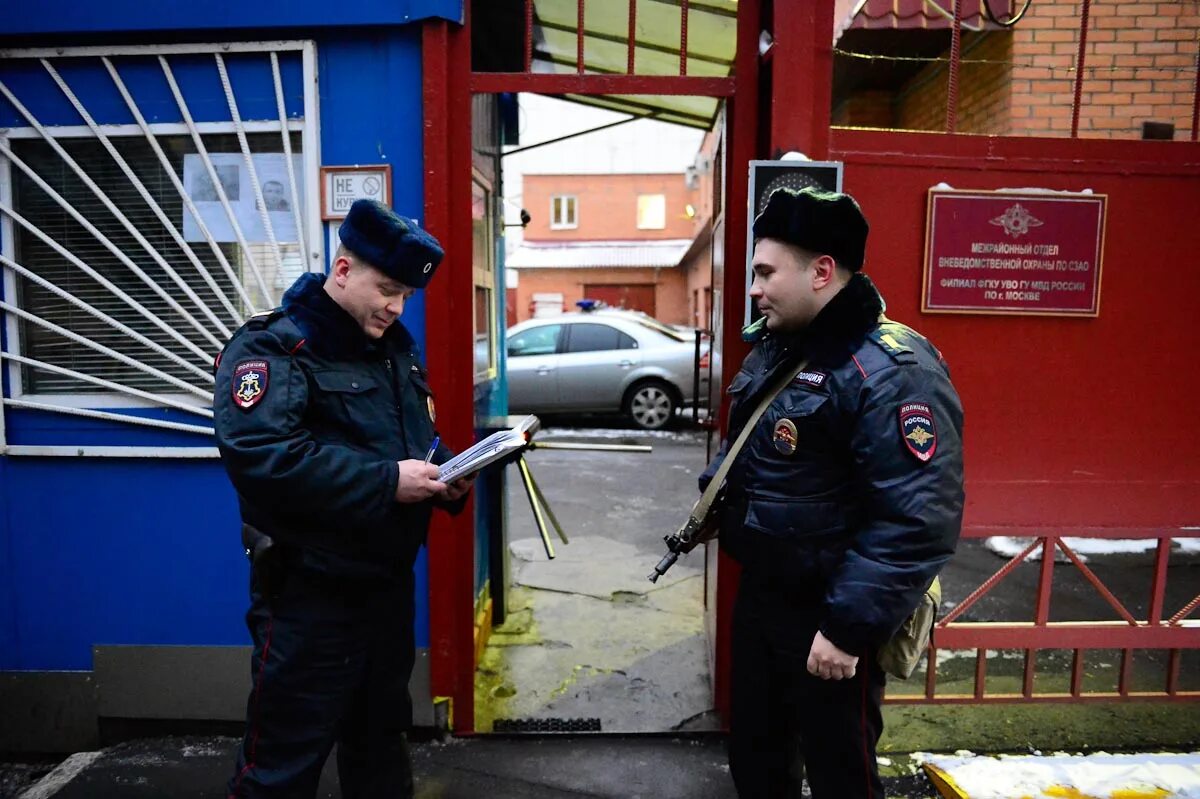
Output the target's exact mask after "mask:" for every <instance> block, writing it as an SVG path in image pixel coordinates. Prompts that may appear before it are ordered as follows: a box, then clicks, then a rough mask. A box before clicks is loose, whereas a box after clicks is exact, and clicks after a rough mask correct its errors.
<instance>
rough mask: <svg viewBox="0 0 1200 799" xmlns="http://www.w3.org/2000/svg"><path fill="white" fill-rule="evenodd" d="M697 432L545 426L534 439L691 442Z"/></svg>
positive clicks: (695, 437)
mask: <svg viewBox="0 0 1200 799" xmlns="http://www.w3.org/2000/svg"><path fill="white" fill-rule="evenodd" d="M698 437H699V433H698V432H697V431H695V430H632V429H624V430H623V429H620V428H607V427H545V428H542V431H541V432H540V433H538V434H537V436H536V437H535V439H534V440H535V441H545V440H547V439H557V438H601V439H621V438H658V439H664V440H667V441H683V442H691V441H694V440H697V439H698Z"/></svg>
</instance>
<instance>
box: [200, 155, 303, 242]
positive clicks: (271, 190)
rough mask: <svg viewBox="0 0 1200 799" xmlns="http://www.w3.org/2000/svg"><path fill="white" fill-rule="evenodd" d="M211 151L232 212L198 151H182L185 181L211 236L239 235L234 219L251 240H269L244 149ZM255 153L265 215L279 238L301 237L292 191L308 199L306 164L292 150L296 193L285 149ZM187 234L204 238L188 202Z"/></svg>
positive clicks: (228, 237)
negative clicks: (238, 150)
mask: <svg viewBox="0 0 1200 799" xmlns="http://www.w3.org/2000/svg"><path fill="white" fill-rule="evenodd" d="M208 157H209V160H210V161H211V162H212V165H213V171H215V172H216V173H217V179H218V181H219V183H220V184H221V189H222V191H224V193H225V199H227V200H228V201H229V207H230V210H231V211H232V212H233V218H232V219H231V218H230V215H229V214H228V213H226V211H225V208H224V207H223V206H222V204H221V198H220V196H219V195H218V192H217V188H216V186H215V185H214V184H213V180H212V176H211V175H210V174H209V171H208V168H207V167H206V166H205V165H204V160H203V159H202V158H201V157H200V155H199V154H198V153H189V154H186V155H184V156H183V186H184V189H186V190H187V193H188V197H190V198H191V200H192V202H193V203H194V204H195V206H196V210H197V211H198V212H199V214H200V218H201V219H202V220H203V221H204V225H205V227H207V228H208V231H209V232H210V233H211V234H212V236H213V238H214V239H215V240H216V241H219V242H235V241H237V235H236V233H235V229H234V225H235V224H236V225H237V227H238V228H239V229H240V230H241V233H242V237H243V238H245V240H246V241H247V242H266V241H270V238H269V237H268V236H267V228H266V225H264V224H263V220H262V213H261V211H260V210H259V207H258V201H257V199H256V198H255V193H254V182H253V181H252V180H251V179H250V171H249V170H248V169H247V168H246V159H245V157H244V156H243V155H242V154H241V153H209V156H208ZM251 158H253V159H254V171H255V173H256V174H257V176H258V185H259V188H260V189H261V191H262V197H263V204H264V205H265V206H266V209H267V216H268V217H269V218H270V220H271V228H272V230H273V231H274V233H275V241H277V242H279V243H281V244H282V243H287V242H295V241H297V239H298V237H297V235H296V215H295V213H294V211H293V209H292V202H293V199H294V197H299V198H300V201H301V202H304V169H303V165H302V164H301V159H300V156H299V155H293V156H292V173H293V174H294V175H295V176H296V182H297V184H298V185H297V187H296V192H295V194H294V195H293V193H292V189H291V179H290V178H289V177H288V168H287V161H286V160H285V159H286V158H287V156H286V155H285V154H284V153H256V154H254V155H252V156H251ZM301 211H303V209H301ZM183 237H184V239H186V240H187V241H204V240H205V238H204V233H203V232H202V231H201V230H200V225H199V224H197V222H196V218H195V217H194V216H192V213H191V212H190V211H189V210H188V208H187V206H186V205H185V206H184V208H183Z"/></svg>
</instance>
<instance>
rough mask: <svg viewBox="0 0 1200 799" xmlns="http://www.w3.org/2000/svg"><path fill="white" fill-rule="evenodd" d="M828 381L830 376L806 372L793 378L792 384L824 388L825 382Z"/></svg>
mask: <svg viewBox="0 0 1200 799" xmlns="http://www.w3.org/2000/svg"><path fill="white" fill-rule="evenodd" d="M828 379H829V375H827V374H826V373H825V372H815V371H812V370H805V371H801V372H796V376H795V377H793V378H792V382H793V383H802V384H804V385H806V386H812V387H813V388H824V387H825V381H826V380H828Z"/></svg>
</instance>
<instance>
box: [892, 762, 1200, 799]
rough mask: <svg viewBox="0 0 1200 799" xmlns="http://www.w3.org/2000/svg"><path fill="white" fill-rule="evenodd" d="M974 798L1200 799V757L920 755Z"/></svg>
mask: <svg viewBox="0 0 1200 799" xmlns="http://www.w3.org/2000/svg"><path fill="white" fill-rule="evenodd" d="M913 757H914V759H916V760H918V761H919V762H921V763H925V764H929V765H932V766H934V767H935V768H936V769H938V771H940V772H941V773H942V774H944V775H946V776H948V777H949V778H950V779H951V780H953V783H954V785H955V786H957V788H958V789H959V790H960V791H961V792H962V793H963V794H964V795H966V796H968V797H970V799H1025V798H1026V797H1028V799H1050V797H1059V798H1061V797H1072V796H1086V797H1096V799H1109V798H1110V797H1111V799H1117V797H1120V798H1121V799H1200V753H1197V752H1192V753H1189V754H1167V753H1160V754H1132V755H1110V754H1107V753H1105V752H1097V753H1094V754H1089V755H1068V754H1064V753H1056V754H1053V755H1049V756H1041V755H1001V756H999V757H987V756H982V755H974V754H972V753H970V752H956V753H955V754H953V755H931V754H926V753H917V754H915V755H914V756H913Z"/></svg>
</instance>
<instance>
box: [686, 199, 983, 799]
mask: <svg viewBox="0 0 1200 799" xmlns="http://www.w3.org/2000/svg"><path fill="white" fill-rule="evenodd" d="M754 236H755V240H756V245H755V249H754V262H753V268H754V282H753V285H752V286H751V288H750V297H751V299H752V300H753V301H754V302H755V303H756V304H757V306H758V309H759V311H761V313H762V317H761V318H760V319H759V320H758V321H757V322H756V323H755V324H754V325H751V326H750V327H749V328H747V330H746V331H745V332H746V337H747V338H748V339H749V340H752V341H755V342H756V343H755V345H754V349H753V351H752V352H751V353H750V355H749V356H747V358H746V360H745V362H744V363H743V364H742V367H741V370H740V372H739V373H738V375H737V377H736V378H735V379H734V380H733V382H732V383H731V385H730V387H729V392H730V393H731V394H732V395H733V406H732V409H731V412H730V422H729V430H728V439H727V441H726V443H725V444H724V445H723V446H722V449H721V452H720V453H719V454H718V458H717V459H716V460H715V461H714V462H713V464H711V465H710V466H709V468H708V469H707V470H706V471H705V473H704V475H703V476H702V477H701V488H704V487H705V485H707V482H708V480H710V479H711V477H712V475H713V474H714V473H715V472H716V469H717V466H718V465H719V464H720V462H721V459H722V458H723V456H724V452H725V451H726V449H727V447H728V441H732V440H734V439H735V438H736V437H737V435H738V433H739V432H740V431H741V429H742V427H743V426H744V425H745V423H746V421H747V419H748V417H749V416H750V415H751V414H752V412H753V411H754V409H755V408H756V407H757V406H758V404H759V401H760V400H761V399H762V396H763V392H764V391H767V390H769V387H770V386H772V385H774V384H776V383H777V376H778V378H780V379H781V378H782V375H783V373H784V372H785V371H792V372H794V373H795V374H794V376H793V377H792V379H791V381H790V382H789V383H788V384H787V387H786V388H784V390H783V391H782V392H781V393H780V394H779V395H778V396H776V397H775V399H774V401H773V402H772V403H771V405H770V407H769V408H768V409H767V410H766V412H765V413H764V414H763V415H762V416H761V417H760V419H759V421H758V423H757V425H756V427H755V429H754V432H753V433H752V434H751V436H750V437H749V439H748V440H747V443H746V444H745V445H744V446H743V448H742V450H741V451H740V452H739V453H738V455H737V459H736V461H735V463H734V465H733V466H732V468H731V469H730V472H729V476H728V477H727V479H726V493H725V500H726V504H725V506H724V511H723V516H722V523H721V532H720V540H721V546H722V547H724V548H725V549H726V550H727V551H728V552H729V553H730V554H731V555H732V556H733V557H734V558H735V559H736V560H737V561H739V562H740V564H741V566H742V576H741V582H740V586H739V589H738V596H737V601H736V606H735V609H734V616H733V669H732V713H731V719H730V723H731V737H730V749H729V759H730V767H731V771H732V774H733V778H734V782H735V784H736V785H737V789H738V795H739V796H740V797H742V798H743V799H749V798H750V797H764V798H765V797H770V799H778V797H792V796H797V797H798V796H799V795H800V782H801V780H800V776H799V775H800V773H801V769H800V768H799V767H798V764H797V762H796V760H797V758H796V755H797V754H800V755H801V756H802V760H803V764H804V768H805V769H806V771H807V778H808V782H809V786H810V788H811V790H812V795H813V797H814V799H858V798H860V797H861V798H862V799H866V798H867V797H871V798H872V799H883V797H884V792H883V785H882V783H881V782H880V780H879V774H878V769H877V766H876V760H875V746H876V743H877V742H878V740H879V735H880V733H881V732H882V726H883V721H882V716H881V714H880V703H881V701H882V698H883V688H884V674H883V672H882V670H881V669H880V667H879V665H878V663H877V661H876V651H877V650H878V649H879V647H880V645H882V644H883V643H885V642H886V641H887V640H888V639H889V638H890V637H891V636H892V634H893V633H894V632H895V631H896V630H897V629H898V628H899V627H900V625H901V624H902V622H903V621H904V619H905V618H906V617H907V616H908V615H909V613H910V612H911V611H912V610H913V609H914V608H915V607H916V606H917V604H918V602H919V601H920V599H921V596H922V594H923V592H924V591H925V590H926V588H927V587H928V586H929V584H930V582H931V581H932V580H933V578H934V576H935V575H936V574H937V572H938V571H939V570H940V569H941V567H942V566H943V565H944V564H945V563H946V561H947V560H948V559H949V558H950V556H951V554H952V553H953V552H954V548H955V545H956V543H957V540H958V535H959V529H960V526H961V522H962V508H963V487H962V479H963V471H962V418H963V414H962V406H961V404H960V402H959V399H958V395H957V393H956V392H955V390H954V387H953V386H952V385H951V383H950V375H949V372H948V370H947V367H946V364H945V362H944V361H943V359H942V357H941V354H940V353H939V352H938V350H937V349H936V348H935V347H934V346H933V345H932V344H930V343H929V341H927V340H926V339H925V338H923V337H922V336H921V335H920V334H918V333H917V332H915V331H914V330H912V329H911V328H908V327H905V326H904V325H902V324H899V323H897V322H893V321H890V320H888V319H887V318H886V317H884V316H883V307H884V306H883V300H882V298H881V297H880V295H879V293H878V292H877V291H876V289H875V286H874V285H873V284H872V283H871V281H870V279H868V278H867V276H866V275H864V274H862V273H861V272H860V271H859V270H860V269H861V268H862V264H863V255H864V250H865V246H866V239H867V222H866V219H865V218H864V217H863V215H862V212H861V210H860V209H859V207H858V204H857V203H856V202H855V201H854V200H853V199H852V198H851V197H849V196H847V195H845V194H833V193H829V192H822V191H818V190H815V189H804V190H803V191H799V192H793V191H789V190H786V189H784V190H779V191H776V192H775V193H774V194H772V195H771V197H770V199H769V200H768V202H767V206H766V208H765V209H764V210H763V212H762V214H761V215H760V216H759V217H758V218H757V219H756V220H755V221H754Z"/></svg>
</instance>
